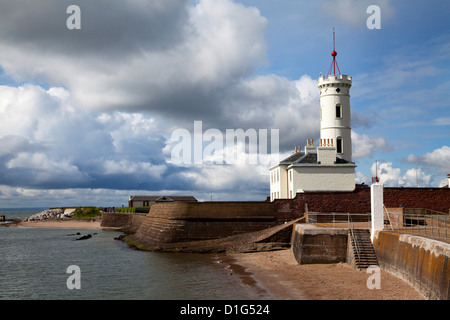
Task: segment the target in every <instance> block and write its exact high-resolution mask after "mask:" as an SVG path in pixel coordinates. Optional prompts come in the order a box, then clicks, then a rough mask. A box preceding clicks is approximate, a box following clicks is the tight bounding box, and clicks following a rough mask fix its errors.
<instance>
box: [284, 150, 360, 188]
mask: <svg viewBox="0 0 450 320" xmlns="http://www.w3.org/2000/svg"><path fill="white" fill-rule="evenodd" d="M335 159H336V158H335ZM293 178H294V183H293V187H292V189H293V190H294V192H293V195H294V197H295V195H296V193H297V192H302V191H318V190H319V191H320V190H330V189H332V190H339V191H353V190H354V189H355V167H354V166H345V165H342V166H339V167H337V166H329V167H328V166H325V165H315V166H312V165H311V166H306V165H305V166H301V167H300V166H299V167H295V166H294V177H293Z"/></svg>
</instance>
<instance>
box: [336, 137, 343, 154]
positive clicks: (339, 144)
mask: <svg viewBox="0 0 450 320" xmlns="http://www.w3.org/2000/svg"><path fill="white" fill-rule="evenodd" d="M336 152H337V153H342V138H341V137H337V139H336Z"/></svg>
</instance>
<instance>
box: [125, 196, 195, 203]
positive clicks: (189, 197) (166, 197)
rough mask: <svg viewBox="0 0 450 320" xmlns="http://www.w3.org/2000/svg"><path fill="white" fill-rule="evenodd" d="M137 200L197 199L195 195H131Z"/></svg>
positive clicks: (131, 197) (132, 198) (131, 198)
mask: <svg viewBox="0 0 450 320" xmlns="http://www.w3.org/2000/svg"><path fill="white" fill-rule="evenodd" d="M130 200H135V201H153V202H156V201H197V199H196V198H195V197H194V196H161V195H159V196H130Z"/></svg>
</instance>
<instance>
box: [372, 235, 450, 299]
mask: <svg viewBox="0 0 450 320" xmlns="http://www.w3.org/2000/svg"><path fill="white" fill-rule="evenodd" d="M374 248H375V251H376V254H377V258H378V262H379V264H380V266H381V267H382V268H383V269H385V270H387V271H388V272H390V273H392V274H394V275H395V276H397V277H399V278H401V279H403V280H405V281H406V282H408V283H409V284H411V285H412V286H414V287H415V288H416V289H417V290H418V291H419V292H420V293H421V294H422V295H423V296H424V297H425V298H427V299H435V300H449V299H450V264H449V262H450V261H449V258H450V244H448V243H445V242H441V241H437V240H433V239H429V238H425V237H420V236H415V235H409V234H400V233H395V232H386V231H380V232H378V234H377V235H376V237H375V239H374Z"/></svg>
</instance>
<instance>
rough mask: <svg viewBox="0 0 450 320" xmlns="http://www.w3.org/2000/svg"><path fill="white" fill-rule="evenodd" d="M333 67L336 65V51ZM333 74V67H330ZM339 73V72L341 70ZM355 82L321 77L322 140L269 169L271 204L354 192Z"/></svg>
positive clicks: (334, 52) (343, 78)
mask: <svg viewBox="0 0 450 320" xmlns="http://www.w3.org/2000/svg"><path fill="white" fill-rule="evenodd" d="M331 55H332V56H333V63H332V67H333V70H335V68H334V66H335V64H336V61H335V57H336V55H337V53H336V51H334V50H333V52H332V54H331ZM330 70H331V67H330ZM338 70H339V68H338ZM351 86H352V78H351V77H349V76H346V75H339V76H336V75H335V74H329V75H328V76H327V77H320V78H319V81H318V87H319V90H320V140H319V145H318V146H314V142H313V140H312V139H311V140H309V139H308V141H307V145H306V147H305V150H304V152H302V151H301V150H300V149H301V148H300V147H295V151H294V152H293V153H292V155H291V156H289V157H288V158H286V159H284V160H283V161H281V162H280V163H279V164H278V165H276V166H273V167H272V168H270V200H271V201H273V200H275V199H293V198H295V196H296V194H297V193H299V192H306V191H353V190H354V189H355V167H356V165H355V163H353V162H352V140H351V131H352V130H351V108H350V88H351Z"/></svg>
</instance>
